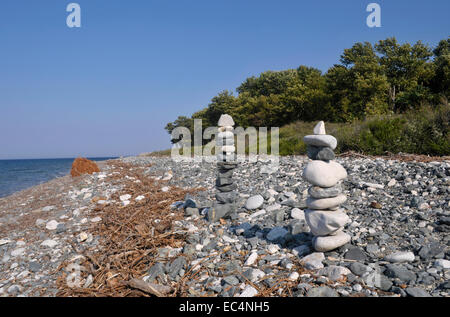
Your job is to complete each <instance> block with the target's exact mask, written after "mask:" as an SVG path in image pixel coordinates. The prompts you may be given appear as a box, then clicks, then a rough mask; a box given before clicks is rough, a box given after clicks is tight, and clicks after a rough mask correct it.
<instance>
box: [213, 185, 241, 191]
mask: <svg viewBox="0 0 450 317" xmlns="http://www.w3.org/2000/svg"><path fill="white" fill-rule="evenodd" d="M216 188H217V190H218V191H220V192H222V193H228V192H231V191H233V190H235V189H236V188H237V185H236V184H235V183H233V184H229V185H223V186H216Z"/></svg>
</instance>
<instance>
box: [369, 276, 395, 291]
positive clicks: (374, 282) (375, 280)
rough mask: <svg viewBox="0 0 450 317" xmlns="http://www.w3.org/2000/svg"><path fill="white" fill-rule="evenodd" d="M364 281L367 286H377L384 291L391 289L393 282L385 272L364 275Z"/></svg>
mask: <svg viewBox="0 0 450 317" xmlns="http://www.w3.org/2000/svg"><path fill="white" fill-rule="evenodd" d="M362 279H363V281H364V283H365V284H366V285H367V286H370V287H376V288H379V289H381V290H382V291H385V292H387V291H389V289H390V288H391V287H392V285H393V283H392V282H391V281H390V280H389V279H388V278H387V277H386V276H384V275H383V274H381V273H379V272H371V273H369V274H367V275H364V276H363V278H362Z"/></svg>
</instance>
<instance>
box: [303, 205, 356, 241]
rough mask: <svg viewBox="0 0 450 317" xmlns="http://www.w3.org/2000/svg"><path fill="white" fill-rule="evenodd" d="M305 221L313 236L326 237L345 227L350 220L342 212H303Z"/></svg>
mask: <svg viewBox="0 0 450 317" xmlns="http://www.w3.org/2000/svg"><path fill="white" fill-rule="evenodd" d="M305 219H306V222H307V224H308V225H309V227H310V229H311V232H312V234H313V235H315V236H326V235H329V234H332V233H334V232H336V231H338V230H339V229H340V228H341V227H343V226H345V225H346V224H347V223H348V222H349V220H350V218H349V217H348V216H347V214H346V213H344V212H343V211H342V210H338V211H332V210H311V209H306V210H305Z"/></svg>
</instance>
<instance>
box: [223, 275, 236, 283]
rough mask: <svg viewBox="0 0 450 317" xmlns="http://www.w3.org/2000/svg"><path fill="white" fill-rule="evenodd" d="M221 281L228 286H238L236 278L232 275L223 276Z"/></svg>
mask: <svg viewBox="0 0 450 317" xmlns="http://www.w3.org/2000/svg"><path fill="white" fill-rule="evenodd" d="M223 281H224V282H225V283H227V284H229V285H238V284H239V280H238V278H237V277H236V276H234V275H228V276H225V277H224V278H223Z"/></svg>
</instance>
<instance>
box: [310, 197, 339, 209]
mask: <svg viewBox="0 0 450 317" xmlns="http://www.w3.org/2000/svg"><path fill="white" fill-rule="evenodd" d="M346 201H347V197H346V196H345V195H342V194H341V195H339V196H336V197H330V198H321V199H317V198H313V197H309V198H308V199H306V206H307V207H308V208H309V209H332V208H336V207H339V206H340V205H341V204H343V203H345V202H346Z"/></svg>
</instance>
